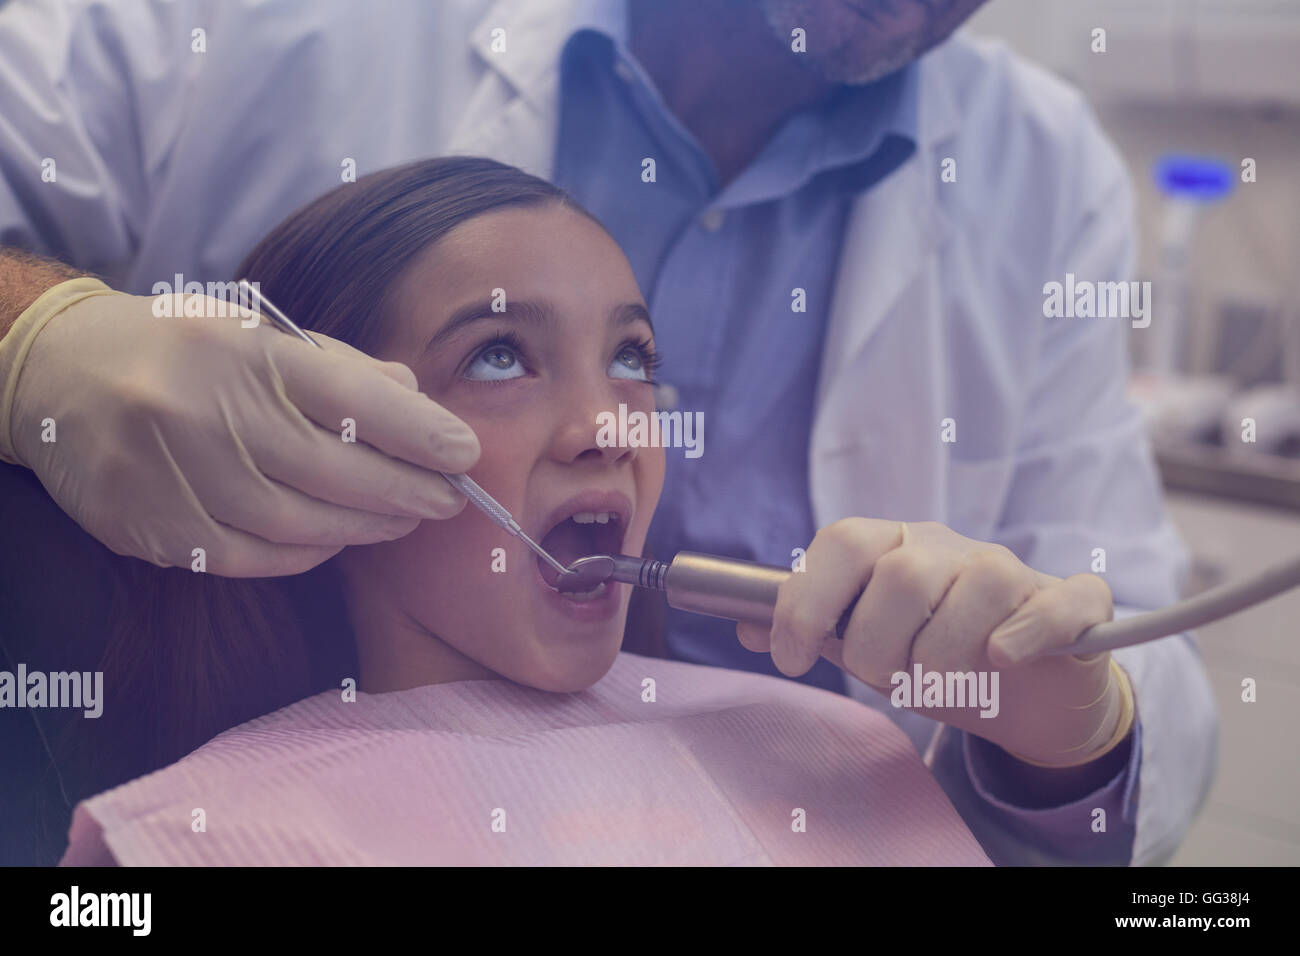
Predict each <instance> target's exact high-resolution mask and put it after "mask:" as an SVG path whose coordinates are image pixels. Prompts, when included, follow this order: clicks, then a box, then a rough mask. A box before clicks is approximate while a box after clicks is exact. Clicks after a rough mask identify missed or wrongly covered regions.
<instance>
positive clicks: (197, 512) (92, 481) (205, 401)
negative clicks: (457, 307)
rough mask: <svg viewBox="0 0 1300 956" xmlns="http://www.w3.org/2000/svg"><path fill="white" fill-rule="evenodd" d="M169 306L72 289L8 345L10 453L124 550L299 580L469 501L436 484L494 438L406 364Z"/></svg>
mask: <svg viewBox="0 0 1300 956" xmlns="http://www.w3.org/2000/svg"><path fill="white" fill-rule="evenodd" d="M212 301H213V302H215V301H216V300H212ZM69 303H71V304H69ZM153 303H154V298H153V297H151V296H132V295H126V294H124V293H117V292H113V291H112V290H110V289H108V287H107V286H104V285H103V284H102V283H100V282H98V281H97V280H94V279H76V280H72V281H70V282H65V283H62V284H61V285H60V286H55V287H54V288H53V289H51V290H49V291H48V292H46V293H45V294H44V295H43V296H41V298H40V299H38V300H37V301H36V302H35V303H34V304H33V306H32V307H31V308H30V309H28V310H27V311H26V312H24V313H23V315H22V316H20V317H19V319H18V322H17V323H16V324H15V326H14V327H13V329H11V330H10V332H9V333H8V334H7V335H6V336H5V338H4V340H3V342H0V385H3V393H2V398H0V457H3V458H5V459H6V460H8V461H11V462H14V463H18V464H22V465H25V466H26V467H28V468H30V469H32V471H34V472H35V473H36V475H37V477H39V478H40V480H41V483H42V484H43V485H44V486H45V488H46V490H47V491H48V492H49V493H50V495H51V496H52V497H53V498H54V500H55V501H56V502H58V504H59V506H60V507H61V508H63V510H64V511H66V512H67V513H68V514H69V515H71V516H72V517H73V518H74V519H75V520H76V521H77V523H78V524H80V525H81V526H82V527H83V528H84V529H86V531H88V532H89V533H90V534H92V535H94V536H95V537H96V538H98V539H99V540H100V541H102V542H103V543H104V544H105V545H107V546H108V547H109V548H111V549H112V550H113V551H114V552H116V553H118V554H124V555H132V556H135V557H138V558H144V559H145V560H147V561H151V562H153V563H154V564H157V565H160V566H163V567H169V566H180V567H190V566H193V560H194V549H195V548H202V549H203V550H204V552H205V562H206V570H207V571H208V572H210V573H215V574H220V575H225V576H229V577H261V576H272V575H281V574H296V573H300V572H302V571H305V570H307V569H309V568H311V567H313V566H315V565H317V564H319V563H321V562H322V561H324V560H326V559H327V558H329V557H331V556H332V555H334V554H336V553H338V552H339V551H341V550H342V549H343V548H344V547H345V546H347V545H352V544H368V543H373V542H377V541H386V540H391V539H394V538H400V537H402V536H403V535H405V534H408V533H410V532H411V531H412V530H414V529H415V527H416V526H417V525H418V524H419V522H420V519H422V518H449V517H452V516H453V515H455V514H458V513H459V512H460V510H461V509H462V508H463V507H464V506H465V504H466V501H465V498H464V497H463V496H462V495H461V494H460V493H459V492H458V491H456V490H455V489H454V488H453V487H452V486H451V485H450V484H449V483H448V482H447V481H446V479H444V478H443V477H442V476H441V475H438V474H436V473H435V472H436V471H448V472H463V471H465V470H467V469H468V468H469V467H470V466H472V465H473V464H474V462H475V461H476V460H477V459H478V456H479V445H478V440H477V438H476V437H475V436H474V433H473V432H472V431H471V430H470V428H469V427H468V426H467V425H465V423H464V422H462V421H461V420H460V419H459V418H457V417H455V416H454V415H452V414H451V412H449V411H447V410H446V409H444V408H442V407H441V406H440V405H438V404H436V403H434V402H433V401H432V400H430V399H429V398H428V397H426V396H425V395H423V394H422V393H421V392H420V391H419V390H418V387H417V384H416V378H415V374H414V373H413V372H412V371H411V370H410V369H409V368H407V367H406V366H404V365H401V364H399V363H395V362H381V361H379V360H378V359H375V358H372V357H370V356H367V355H365V354H363V353H361V352H359V351H357V350H356V349H353V348H352V347H350V346H348V345H345V344H344V343H342V342H339V341H337V340H335V339H331V338H329V337H327V336H324V335H320V334H315V333H313V338H315V339H316V341H318V342H319V343H320V344H321V345H322V346H323V348H324V350H323V351H322V350H321V349H314V348H312V347H311V346H310V345H308V344H307V343H306V342H303V341H301V340H300V339H297V338H295V337H292V336H288V335H285V334H283V333H282V332H279V331H278V330H276V329H275V328H274V327H273V326H272V325H271V323H270V322H269V321H268V320H264V319H263V320H262V321H260V323H259V324H258V325H257V327H255V328H245V327H243V326H242V325H241V321H240V320H239V318H237V317H233V316H232V317H228V318H181V317H176V318H170V317H169V318H158V317H155V316H154V314H153ZM345 418H351V419H353V420H354V421H355V422H356V430H355V435H356V441H355V442H344V441H343V438H342V436H343V425H342V422H343V419H345ZM50 423H53V436H54V438H55V440H54V441H49V440H48V438H49V437H50V431H51V429H50ZM43 436H44V440H43Z"/></svg>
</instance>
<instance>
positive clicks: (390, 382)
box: [267, 333, 479, 473]
mask: <svg viewBox="0 0 1300 956" xmlns="http://www.w3.org/2000/svg"><path fill="white" fill-rule="evenodd" d="M313 337H315V338H316V339H317V341H320V342H321V343H322V345H324V344H326V340H327V339H328V337H327V336H322V335H320V334H319V333H314V334H313ZM285 338H286V341H285V342H284V343H282V344H280V345H277V346H271V347H268V349H267V354H268V355H269V356H270V357H271V358H272V361H273V362H274V365H275V368H276V370H277V371H278V373H279V375H280V377H281V379H282V381H283V383H284V390H285V396H286V397H287V398H288V400H289V401H290V402H291V403H292V404H293V405H294V406H296V407H297V408H298V410H299V411H300V412H302V414H303V415H305V416H306V417H307V418H310V419H311V420H312V421H314V422H316V423H317V424H318V425H320V426H321V427H322V428H326V429H337V428H339V427H340V425H339V423H340V422H341V421H342V420H343V419H344V418H351V419H352V420H354V421H355V422H356V423H357V428H358V430H364V432H365V435H366V442H367V443H368V444H370V445H371V446H372V447H374V448H377V449H378V450H379V451H381V452H384V453H385V454H387V455H389V456H391V457H393V458H400V459H402V460H404V461H408V462H410V463H412V464H414V465H418V466H420V467H421V468H427V469H430V470H432V471H445V472H452V473H459V472H464V471H468V470H469V469H470V468H471V467H473V465H474V463H475V462H476V461H478V457H479V443H478V438H477V437H476V436H475V435H474V432H473V431H472V430H471V429H470V427H469V426H468V425H466V424H465V423H464V422H463V421H461V420H460V419H459V418H457V417H456V416H455V415H453V414H452V413H451V412H450V411H448V410H447V409H445V408H443V407H442V406H441V405H439V404H437V403H436V402H434V401H433V400H432V399H430V398H429V397H428V396H426V395H424V394H423V393H422V392H420V391H417V390H415V389H411V388H407V387H406V386H405V385H404V384H402V383H400V382H398V381H396V380H395V379H394V378H393V377H392V376H393V375H394V374H398V373H397V370H395V369H392V368H388V369H386V370H384V369H378V368H376V366H377V365H389V366H391V365H392V364H393V363H381V362H379V360H377V359H373V358H370V357H369V356H364V355H362V353H358V355H362V357H361V358H358V357H357V356H355V355H352V354H348V353H345V352H344V351H342V350H338V349H334V348H333V347H330V348H327V349H325V350H324V351H322V350H320V349H313V348H310V347H307V346H306V345H305V344H304V343H302V342H294V341H293V340H292V339H289V338H288V337H285ZM291 346H293V347H291ZM353 351H355V350H353Z"/></svg>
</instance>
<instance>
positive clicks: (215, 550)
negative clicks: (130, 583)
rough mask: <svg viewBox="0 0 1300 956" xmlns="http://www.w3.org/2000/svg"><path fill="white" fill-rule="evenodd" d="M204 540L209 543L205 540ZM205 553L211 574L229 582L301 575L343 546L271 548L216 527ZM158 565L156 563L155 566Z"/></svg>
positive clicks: (252, 536)
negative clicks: (239, 579) (230, 580)
mask: <svg viewBox="0 0 1300 956" xmlns="http://www.w3.org/2000/svg"><path fill="white" fill-rule="evenodd" d="M203 540H208V539H207V537H204V538H203ZM211 542H212V544H211V547H207V548H205V550H206V552H207V558H206V562H207V568H206V570H207V571H208V573H210V574H216V575H220V576H222V577H230V578H274V577H280V576H282V575H289V574H302V573H304V572H306V571H310V570H311V569H312V568H314V567H316V565H318V564H321V563H322V562H325V561H328V560H329V559H330V558H332V557H334V555H336V554H338V553H339V552H340V551H342V550H343V548H342V546H337V545H328V546H312V545H293V544H273V543H271V542H270V541H267V540H265V539H263V538H259V537H258V536H257V535H255V534H249V533H248V532H246V531H240V530H238V529H237V528H227V527H224V526H220V525H218V526H217V529H216V531H215V533H214V534H212V535H211ZM155 563H157V562H155Z"/></svg>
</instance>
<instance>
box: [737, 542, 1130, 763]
mask: <svg viewBox="0 0 1300 956" xmlns="http://www.w3.org/2000/svg"><path fill="white" fill-rule="evenodd" d="M805 565H806V570H805V571H804V572H803V573H796V574H792V575H790V577H789V578H788V579H787V581H786V582H785V583H784V584H783V585H782V586H781V590H780V593H779V596H778V599H777V605H776V610H775V615H774V619H773V623H772V628H771V631H770V632H764V631H763V629H762V628H759V627H756V626H754V625H752V624H743V623H742V624H740V625H738V627H737V632H738V635H739V637H740V641H741V643H742V644H743V645H744V646H745V647H747V648H748V649H749V650H751V651H762V652H768V651H770V652H771V654H772V660H773V662H774V663H775V664H776V666H777V668H778V669H780V671H781V672H782V673H784V674H787V675H789V676H792V677H794V676H798V675H800V674H803V673H805V672H806V671H808V669H809V668H811V667H812V665H813V664H815V663H816V662H817V658H818V656H819V655H821V656H825V657H826V658H827V659H828V660H831V661H832V662H833V663H835V664H837V665H838V666H840V667H842V668H843V669H844V670H846V671H848V672H849V673H850V674H853V675H854V676H855V677H857V678H858V679H859V680H861V681H862V682H863V683H866V684H869V685H871V686H873V687H875V688H876V689H877V690H879V691H880V692H881V693H882V694H884V695H885V696H886V697H889V696H891V694H892V693H893V692H894V690H895V688H896V687H903V686H904V685H903V684H902V682H901V681H900V682H899V683H898V684H897V685H895V684H894V683H892V677H893V675H894V674H895V673H898V672H900V671H901V672H904V673H906V674H907V675H908V678H909V679H910V680H911V679H913V678H914V677H915V665H916V664H918V663H919V664H920V665H921V668H922V672H923V674H924V673H926V672H931V671H937V672H939V673H940V674H945V673H947V672H955V673H966V672H972V671H973V672H975V673H976V674H977V675H978V674H979V673H980V672H981V671H982V672H985V673H986V674H989V673H991V672H992V671H994V670H997V671H998V688H997V689H998V695H997V696H998V700H997V713H996V716H989V717H983V716H981V707H980V706H979V705H978V704H975V703H968V704H967V706H964V707H928V706H919V705H920V704H921V700H920V695H921V692H922V690H923V687H917V686H915V684H916V682H915V680H911V684H912V694H913V695H915V696H913V697H911V698H910V704H908V707H909V709H912V710H916V711H917V712H918V713H921V714H924V715H925V716H927V717H932V718H934V719H935V720H938V721H941V722H942V723H945V724H948V725H950V726H953V727H957V728H959V729H962V730H966V731H969V732H970V733H973V734H975V735H977V736H979V737H983V738H984V739H986V740H989V741H992V742H993V743H995V744H997V745H998V746H1000V747H1002V748H1003V749H1004V750H1006V751H1008V752H1009V753H1011V755H1012V756H1014V757H1017V758H1018V759H1020V760H1023V761H1025V762H1026V763H1030V764H1035V765H1037V766H1044V767H1057V768H1060V767H1072V766H1079V765H1082V764H1085V763H1089V762H1091V761H1093V760H1096V759H1097V758H1099V757H1101V756H1102V755H1103V754H1105V753H1108V752H1109V751H1110V750H1112V749H1113V748H1114V747H1115V746H1117V745H1118V744H1119V743H1120V742H1122V741H1123V739H1124V738H1125V737H1126V736H1127V735H1128V733H1129V731H1130V729H1131V728H1132V725H1133V721H1134V719H1135V702H1134V699H1133V693H1132V687H1131V685H1130V684H1129V681H1128V677H1127V675H1126V674H1125V673H1124V671H1123V670H1122V669H1121V668H1120V667H1119V665H1118V664H1116V663H1115V662H1114V660H1113V659H1112V658H1111V655H1110V654H1109V653H1108V652H1103V653H1099V654H1093V655H1090V656H1085V657H1082V658H1080V657H1074V656H1063V657H1046V658H1039V659H1035V660H1031V659H1030V658H1031V657H1033V655H1034V654H1036V653H1037V652H1038V651H1039V650H1041V649H1044V648H1047V647H1052V646H1057V645H1062V644H1067V643H1069V642H1071V641H1073V640H1074V639H1075V638H1077V637H1078V636H1079V635H1080V634H1081V633H1082V632H1083V631H1084V630H1085V629H1087V628H1088V627H1091V626H1092V625H1093V624H1098V623H1101V622H1102V621H1108V620H1110V619H1111V617H1112V615H1113V609H1112V603H1111V594H1110V588H1108V587H1107V586H1106V584H1105V583H1104V582H1103V581H1102V580H1101V578H1099V577H1097V576H1096V575H1092V574H1076V575H1073V576H1071V577H1069V578H1065V579H1062V578H1057V577H1053V576H1052V575H1050V574H1042V573H1040V572H1038V571H1035V570H1033V569H1032V568H1029V567H1027V566H1026V565H1024V564H1022V563H1021V562H1020V560H1019V559H1017V558H1016V557H1015V555H1014V554H1012V553H1011V551H1010V550H1008V549H1007V548H1005V547H1002V546H1001V545H997V544H987V543H984V542H980V541H975V540H972V539H970V538H966V537H963V536H962V535H960V534H957V533H956V532H955V531H953V530H951V529H950V528H947V527H945V526H944V525H942V524H938V523H936V522H922V523H917V524H906V525H905V524H903V523H902V522H898V521H879V520H875V519H870V518H847V519H845V520H843V521H837V522H835V523H834V524H831V525H828V526H827V527H825V528H823V529H822V530H821V531H819V532H818V533H817V536H816V537H815V538H814V539H813V542H812V544H811V545H809V547H808V550H807V553H806V555H805ZM864 588H865V590H864ZM859 594H861V597H860V598H859ZM855 599H857V604H856V606H854V609H853V614H852V616H851V618H850V620H849V623H848V627H847V629H846V630H845V633H844V640H843V641H842V642H841V641H839V640H836V639H835V636H834V631H835V626H836V623H837V622H838V620H839V617H840V615H841V613H843V611H844V610H845V609H846V608H848V607H849V606H850V605H851V604H852V602H853V601H854V600H855ZM986 686H990V687H991V684H986ZM901 697H902V695H901V694H900V698H901ZM989 710H990V711H991V710H992V708H989Z"/></svg>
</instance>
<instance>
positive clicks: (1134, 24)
mask: <svg viewBox="0 0 1300 956" xmlns="http://www.w3.org/2000/svg"><path fill="white" fill-rule="evenodd" d="M1097 28H1102V29H1105V30H1106V52H1105V53H1096V52H1094V51H1093V42H1094V35H1093V31H1094V30H1095V29H1097ZM969 29H970V30H971V31H972V32H974V33H977V34H987V35H993V36H997V37H1001V38H1002V39H1004V40H1005V41H1006V42H1008V43H1009V44H1010V45H1011V46H1012V47H1014V48H1015V49H1016V50H1017V51H1018V52H1020V53H1021V54H1023V55H1025V56H1027V57H1029V58H1031V59H1033V60H1036V61H1038V62H1039V63H1042V64H1043V65H1045V66H1047V67H1049V68H1051V69H1052V70H1054V71H1056V72H1057V73H1059V74H1061V75H1062V76H1064V77H1066V78H1067V79H1069V80H1070V81H1071V82H1072V83H1074V84H1075V85H1076V86H1078V87H1080V88H1081V89H1082V90H1083V91H1084V92H1085V93H1086V95H1087V96H1088V98H1089V99H1090V101H1091V102H1092V104H1093V107H1094V109H1095V110H1096V112H1097V114H1098V117H1099V118H1100V120H1101V122H1102V124H1103V125H1104V126H1105V128H1106V129H1107V131H1108V132H1109V133H1110V135H1111V136H1112V138H1113V139H1114V141H1115V143H1116V144H1117V145H1118V146H1119V148H1120V150H1121V151H1122V153H1123V154H1124V156H1125V158H1126V160H1127V162H1128V165H1129V171H1130V174H1131V176H1132V179H1133V182H1134V184H1135V186H1136V187H1137V195H1138V200H1139V227H1140V229H1141V246H1140V261H1139V263H1138V272H1139V275H1138V276H1135V277H1134V278H1141V279H1153V280H1155V281H1156V282H1157V285H1156V288H1155V293H1154V294H1155V302H1156V305H1155V317H1154V319H1153V322H1155V321H1160V320H1161V318H1162V317H1163V318H1165V319H1166V320H1172V321H1175V322H1177V323H1178V324H1179V326H1180V332H1181V337H1182V348H1181V350H1180V352H1179V363H1178V367H1177V369H1176V372H1177V375H1176V376H1175V379H1176V380H1175V381H1171V382H1166V383H1164V386H1165V387H1162V388H1160V389H1155V390H1153V389H1152V388H1151V383H1150V382H1147V383H1146V384H1145V385H1144V384H1143V383H1142V381H1141V380H1140V379H1141V376H1138V375H1135V378H1134V393H1135V398H1139V399H1140V400H1143V401H1150V405H1149V407H1148V413H1149V419H1148V421H1149V426H1150V428H1151V432H1152V439H1153V442H1154V443H1155V445H1156V448H1157V453H1158V457H1159V459H1160V463H1161V468H1162V473H1163V474H1164V476H1165V482H1166V487H1167V489H1168V502H1169V508H1170V512H1171V515H1172V517H1173V519H1174V521H1175V523H1176V524H1177V525H1178V527H1179V529H1180V530H1181V531H1182V533H1183V536H1184V538H1185V540H1186V542H1187V544H1188V546H1189V549H1190V550H1191V552H1192V555H1193V560H1194V568H1193V572H1194V573H1193V574H1192V577H1191V580H1190V581H1189V582H1188V591H1189V592H1194V591H1196V590H1199V589H1201V588H1204V587H1206V586H1209V585H1211V584H1214V583H1216V582H1218V581H1221V580H1223V579H1225V578H1235V577H1239V576H1242V575H1246V574H1249V573H1252V572H1253V571H1256V570H1259V569H1261V568H1263V567H1265V566H1266V565H1268V564H1269V563H1271V562H1276V561H1278V560H1281V559H1282V558H1284V557H1288V556H1290V555H1294V554H1296V553H1297V552H1300V0H990V3H989V4H988V5H987V6H986V7H985V8H984V9H983V10H982V11H981V12H980V13H978V14H977V15H976V17H975V18H974V19H973V20H972V21H971V24H970V26H969ZM1171 153H1179V154H1192V155H1195V156H1200V157H1205V158H1207V159H1217V160H1219V161H1220V162H1221V163H1222V164H1224V165H1225V166H1226V167H1228V168H1230V169H1232V170H1233V171H1234V176H1233V178H1234V180H1235V182H1234V183H1233V184H1232V186H1233V188H1232V190H1231V192H1230V193H1229V194H1228V195H1227V196H1226V197H1225V198H1223V199H1222V200H1221V201H1218V202H1215V203H1212V204H1208V205H1205V206H1203V207H1201V208H1200V212H1199V215H1198V216H1197V217H1196V222H1195V226H1194V228H1193V230H1192V231H1191V233H1190V235H1189V237H1188V241H1187V247H1186V271H1185V277H1186V289H1187V294H1186V297H1185V300H1184V301H1185V307H1182V308H1179V309H1178V310H1177V314H1173V315H1171V313H1170V312H1169V309H1168V308H1167V306H1168V304H1169V302H1170V297H1169V296H1166V295H1164V294H1163V292H1164V290H1163V289H1162V288H1161V286H1160V285H1159V280H1160V277H1161V275H1162V273H1161V268H1162V264H1164V262H1165V261H1166V260H1165V259H1164V256H1165V254H1166V253H1165V246H1164V230H1165V229H1166V222H1167V218H1166V217H1167V215H1168V208H1169V204H1170V199H1169V197H1168V195H1166V193H1165V192H1164V191H1162V189H1161V188H1160V187H1159V186H1158V185H1157V183H1156V179H1155V177H1154V175H1153V169H1154V167H1155V164H1156V162H1157V161H1158V159H1159V158H1160V157H1162V156H1165V155H1167V154H1171ZM1247 157H1249V158H1252V159H1254V160H1255V164H1256V173H1257V180H1256V182H1254V183H1243V182H1241V179H1240V164H1241V161H1242V160H1243V159H1244V158H1247ZM1162 303H1163V305H1165V306H1166V308H1165V309H1164V310H1163V311H1162ZM1130 334H1131V337H1132V338H1133V339H1134V341H1133V346H1134V348H1133V350H1132V351H1133V354H1134V355H1135V359H1137V360H1140V359H1141V357H1142V355H1143V348H1144V345H1145V343H1144V342H1143V341H1141V339H1140V337H1141V336H1142V334H1143V333H1142V331H1140V330H1132V331H1131V333H1130ZM1288 348H1290V350H1291V351H1290V352H1288V351H1287V350H1288ZM1288 363H1291V365H1290V368H1288ZM1140 367H1141V363H1140V361H1139V368H1140ZM1288 376H1289V381H1288V380H1287V377H1288ZM1157 393H1159V398H1158V400H1157V399H1153V396H1155V395H1156V394H1157ZM1246 415H1250V416H1251V417H1253V418H1257V419H1258V422H1259V426H1260V430H1261V436H1260V438H1261V440H1260V443H1259V444H1258V445H1256V446H1254V447H1251V446H1248V445H1244V444H1243V443H1242V442H1241V441H1240V435H1239V433H1238V430H1237V424H1236V423H1238V422H1239V421H1240V419H1241V418H1242V417H1244V416H1246ZM1198 636H1199V639H1200V646H1201V649H1202V654H1203V656H1204V658H1205V661H1206V666H1207V668H1208V670H1209V672H1210V678H1211V682H1212V683H1213V685H1214V688H1215V694H1216V698H1217V700H1218V704H1219V712H1220V720H1221V733H1220V758H1219V773H1218V776H1217V778H1216V781H1215V785H1214V789H1213V791H1212V792H1211V795H1210V798H1209V801H1208V803H1207V805H1206V806H1205V808H1204V809H1203V810H1202V813H1201V816H1200V818H1199V819H1198V821H1197V823H1196V825H1195V827H1194V828H1193V830H1192V832H1191V834H1190V836H1189V838H1188V840H1187V842H1186V843H1185V844H1184V846H1183V847H1182V848H1181V850H1180V851H1179V852H1178V854H1177V855H1176V856H1175V857H1174V859H1173V861H1172V863H1173V865H1180V864H1181V865H1191V864H1209V865H1222V864H1262V865H1296V864H1300V743H1298V740H1300V593H1297V592H1292V593H1290V594H1288V595H1285V596H1283V597H1280V598H1277V599H1275V600H1273V601H1272V602H1270V603H1268V604H1265V605H1263V606H1261V607H1258V608H1255V609H1253V610H1251V611H1248V612H1245V613H1243V614H1240V615H1237V616H1236V617H1234V618H1230V619H1229V620H1227V621H1224V622H1222V623H1220V624H1217V625H1214V626H1211V627H1207V628H1203V629H1201V631H1200V632H1199V635H1198ZM1247 678H1250V679H1253V680H1254V681H1255V682H1256V687H1257V699H1256V701H1255V702H1254V703H1247V702H1245V701H1243V700H1242V692H1243V687H1242V682H1243V680H1245V679H1247Z"/></svg>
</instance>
